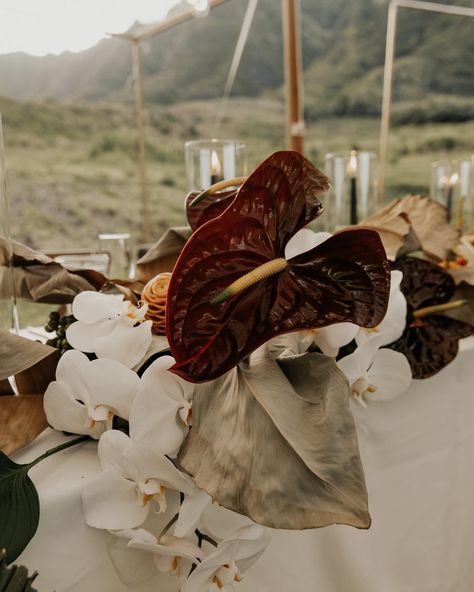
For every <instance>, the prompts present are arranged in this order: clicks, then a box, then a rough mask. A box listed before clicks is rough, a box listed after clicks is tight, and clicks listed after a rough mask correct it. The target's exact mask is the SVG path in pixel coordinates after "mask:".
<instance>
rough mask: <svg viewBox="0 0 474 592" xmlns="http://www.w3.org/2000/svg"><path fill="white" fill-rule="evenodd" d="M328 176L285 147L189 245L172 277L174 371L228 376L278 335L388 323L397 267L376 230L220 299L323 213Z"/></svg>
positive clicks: (343, 239)
mask: <svg viewBox="0 0 474 592" xmlns="http://www.w3.org/2000/svg"><path fill="white" fill-rule="evenodd" d="M327 187H328V181H327V179H326V177H325V176H324V175H323V174H322V173H320V172H319V171H318V170H317V169H316V168H314V167H313V165H311V163H310V162H309V161H307V160H306V159H305V158H303V157H302V156H301V155H300V154H298V153H296V152H277V153H275V154H273V155H272V156H270V157H269V158H268V159H267V160H266V161H265V162H264V163H263V164H262V165H260V167H259V168H258V169H257V170H256V171H255V172H254V173H253V174H252V175H251V176H250V177H249V178H248V179H247V181H246V182H245V183H244V185H243V186H242V187H241V189H240V191H239V192H238V195H237V197H236V198H235V200H234V201H233V203H232V205H231V206H230V207H229V208H228V209H227V210H226V211H225V212H224V213H223V214H221V215H220V216H219V217H218V218H216V219H214V220H212V221H210V222H208V223H207V224H205V225H204V226H201V227H200V228H199V229H198V230H197V231H196V232H195V233H194V234H193V236H192V237H191V238H190V240H189V241H188V243H187V244H186V246H185V247H184V249H183V251H182V253H181V256H180V258H179V260H178V262H177V264H176V267H175V270H174V272H173V276H172V279H171V282H170V288H169V291H168V302H167V336H168V340H169V343H170V346H171V350H172V352H173V355H174V357H175V359H176V365H175V366H174V367H173V371H174V372H175V373H176V374H179V375H181V376H183V377H184V378H186V379H188V380H191V381H193V382H203V381H207V380H212V379H214V378H217V377H218V376H221V375H222V374H224V373H225V372H227V371H228V370H230V369H231V368H232V367H233V366H235V365H236V364H237V363H239V362H240V361H241V360H242V359H244V358H245V357H246V356H247V355H248V354H250V353H251V352H252V351H253V350H255V349H256V348H257V347H258V346H259V345H261V344H262V343H264V342H266V341H267V340H269V339H270V338H271V337H274V336H276V335H279V334H281V333H286V332H290V331H295V330H298V329H304V328H316V327H322V326H325V325H330V324H332V323H338V322H342V321H351V322H355V323H357V324H359V325H361V326H365V327H373V326H376V325H378V324H379V323H380V322H381V320H382V318H383V317H384V315H385V311H386V307H387V301H388V294H389V287H390V272H389V267H388V262H387V260H386V258H385V251H384V249H383V246H382V243H381V241H380V239H379V236H378V234H377V233H376V232H374V231H371V230H351V231H346V232H343V233H340V234H338V235H336V236H334V237H332V238H331V239H329V240H328V241H326V242H325V243H323V244H321V245H319V246H317V247H315V248H314V249H312V250H311V251H309V252H308V253H304V254H302V255H299V256H298V257H295V258H293V259H291V260H290V261H289V265H288V267H287V268H286V269H285V270H284V271H282V272H280V273H278V274H276V275H274V276H271V277H270V278H267V279H265V280H262V281H260V282H259V283H258V284H255V285H254V286H252V287H250V288H248V289H247V290H244V291H243V292H241V293H240V294H238V295H236V296H234V297H232V298H231V299H230V300H227V301H225V302H222V303H221V304H218V305H215V304H211V303H210V302H211V300H212V298H213V297H214V296H216V295H217V294H218V293H219V292H220V291H221V290H223V289H224V288H226V287H227V286H228V285H229V284H231V283H232V282H234V281H235V280H236V279H238V278H239V277H241V276H243V275H244V274H246V273H248V272H249V271H251V270H253V269H255V268H256V267H258V266H259V265H262V264H263V263H266V262H267V261H270V260H272V259H275V258H278V257H284V251H285V246H286V244H287V242H288V240H289V239H290V238H291V237H292V236H293V235H294V234H295V233H296V232H297V231H298V230H300V229H301V228H302V227H303V226H305V225H306V224H307V223H308V222H310V221H311V220H312V219H314V218H315V217H316V216H318V215H319V214H320V213H321V210H322V206H321V203H320V202H319V200H318V198H317V194H319V193H320V192H322V191H324V190H325V189H327Z"/></svg>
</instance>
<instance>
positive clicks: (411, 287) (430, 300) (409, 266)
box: [392, 257, 456, 311]
mask: <svg viewBox="0 0 474 592" xmlns="http://www.w3.org/2000/svg"><path fill="white" fill-rule="evenodd" d="M392 269H398V270H400V271H401V272H402V273H403V280H402V283H401V284H400V289H401V291H402V292H403V294H404V296H405V298H406V300H407V303H408V306H409V307H410V308H411V309H412V311H413V310H416V309H417V308H424V307H426V306H431V305H433V304H443V303H444V302H448V301H449V300H450V299H451V298H452V296H453V294H454V290H455V289H456V286H455V283H454V280H453V278H452V277H451V276H450V275H449V273H447V272H446V271H444V270H443V269H441V268H440V267H438V266H437V265H434V264H433V263H430V262H429V261H425V260H423V259H418V258H416V257H400V259H397V260H396V261H395V262H394V263H393V264H392Z"/></svg>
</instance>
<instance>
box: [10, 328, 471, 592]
mask: <svg viewBox="0 0 474 592" xmlns="http://www.w3.org/2000/svg"><path fill="white" fill-rule="evenodd" d="M462 349H463V351H462V352H461V353H460V355H459V356H458V358H457V359H456V360H455V361H454V362H453V363H451V364H450V365H449V366H448V367H447V368H445V369H444V370H443V371H442V372H440V373H439V374H438V375H437V376H435V377H433V378H430V379H428V380H424V381H415V382H414V383H413V385H412V386H411V388H410V389H409V391H408V392H406V393H405V394H404V395H402V396H401V397H399V398H398V399H394V400H392V401H389V402H387V403H374V404H372V405H370V407H369V408H368V409H366V410H364V409H361V408H359V407H356V406H355V407H354V415H355V419H356V424H357V428H358V435H359V443H360V448H361V455H362V460H363V464H364V469H365V473H366V479H367V487H368V491H369V506H370V511H371V515H372V527H371V528H370V530H368V531H358V530H355V529H353V528H350V527H347V526H331V527H328V528H324V529H320V530H316V531H315V530H310V531H304V532H288V531H285V532H283V531H277V532H275V534H274V537H273V541H272V543H271V545H270V547H269V549H268V550H267V551H266V552H265V554H264V555H263V557H262V558H261V559H260V560H259V561H258V562H257V563H256V564H255V565H254V566H253V567H252V568H251V570H250V571H249V572H248V573H247V575H246V576H245V578H244V579H243V581H242V582H241V584H237V585H236V592H239V591H240V592H270V591H271V592H280V591H281V592H288V591H295V592H296V591H298V592H300V591H304V590H314V591H321V592H472V590H474V562H473V560H472V558H473V549H474V501H473V500H474V363H473V361H474V355H473V354H474V339H473V338H470V339H469V340H465V341H464V343H463V344H462ZM62 440H64V437H63V436H61V435H60V434H57V433H54V432H53V431H52V430H47V431H46V432H44V433H43V434H42V435H41V436H40V437H39V438H38V439H37V440H36V441H35V442H34V443H33V444H32V445H30V446H29V447H28V448H27V449H25V450H23V451H22V452H21V453H19V454H17V455H16V457H15V460H16V461H19V462H21V461H26V460H30V459H32V458H34V457H36V456H38V455H39V454H40V453H41V452H43V451H44V450H46V449H47V448H50V447H51V446H54V445H56V444H58V443H59V442H60V441H62ZM98 471H99V466H98V461H97V455H96V452H95V445H94V444H92V443H87V444H85V445H81V446H80V447H78V448H71V449H69V450H66V451H64V452H62V453H60V454H59V455H56V456H55V457H52V458H50V459H47V460H46V461H44V462H42V463H41V464H39V465H38V466H37V467H35V468H34V469H33V470H32V471H31V472H30V476H31V477H32V479H33V481H34V482H35V484H36V486H37V488H38V491H39V496H40V501H41V519H40V524H39V528H38V532H37V534H36V536H35V538H34V539H33V540H32V542H31V543H30V545H29V546H28V547H27V549H26V550H25V551H24V552H23V554H22V555H21V556H20V557H19V559H18V563H23V564H25V565H26V566H27V567H28V568H29V569H30V570H38V571H39V577H38V579H37V581H36V587H37V589H38V591H39V592H50V591H51V590H56V592H66V591H67V592H95V591H97V592H99V591H100V592H122V591H125V590H135V591H136V592H156V590H158V589H159V590H160V592H168V590H169V591H171V590H176V587H175V584H174V582H173V580H172V578H169V577H167V576H166V577H165V578H163V577H162V576H161V577H160V576H155V577H152V578H150V579H148V580H146V581H145V582H142V583H141V584H138V585H136V586H135V585H134V586H133V587H131V586H127V585H125V584H123V583H122V582H121V580H120V579H119V577H118V575H117V573H116V571H115V569H114V567H113V564H112V562H111V560H110V557H109V550H110V542H111V538H113V537H112V535H109V534H107V533H104V532H101V531H97V530H94V529H91V528H88V527H87V526H85V524H84V521H83V517H82V511H81V488H82V484H83V483H84V482H85V479H87V478H90V477H91V476H93V475H95V474H96V473H97V472H98ZM166 582H168V584H166Z"/></svg>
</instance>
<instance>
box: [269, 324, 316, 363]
mask: <svg viewBox="0 0 474 592" xmlns="http://www.w3.org/2000/svg"><path fill="white" fill-rule="evenodd" d="M313 340H314V331H311V329H309V330H307V331H305V330H303V331H294V332H293V333H284V334H283V335H278V337H273V338H272V339H270V341H267V347H268V351H269V353H270V355H271V356H272V358H274V359H278V358H280V357H282V356H294V355H298V354H304V353H305V352H306V351H308V349H309V348H310V347H311V345H312V344H313Z"/></svg>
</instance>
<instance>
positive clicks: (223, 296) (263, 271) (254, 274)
mask: <svg viewBox="0 0 474 592" xmlns="http://www.w3.org/2000/svg"><path fill="white" fill-rule="evenodd" d="M287 266H288V261H287V260H286V259H283V258H281V257H280V258H279V259H272V260H271V261H267V262H266V263H263V264H262V265H259V266H258V267H256V268H255V269H252V271H249V272H248V273H246V274H245V275H243V276H242V277H241V278H239V279H238V280H236V281H235V282H233V283H232V284H230V286H227V288H225V289H224V290H222V291H221V292H219V293H218V294H217V295H216V296H214V298H213V299H212V300H211V304H220V303H221V302H224V301H225V300H228V299H229V298H232V296H235V295H236V294H239V293H240V292H242V291H243V290H246V289H247V288H249V287H250V286H253V284H256V283H257V282H261V281H262V280H264V279H266V278H268V277H270V276H272V275H275V274H276V273H280V272H281V271H283V270H284V269H286V267H287Z"/></svg>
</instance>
